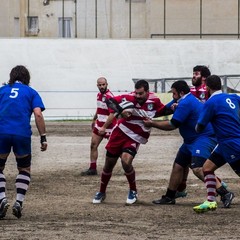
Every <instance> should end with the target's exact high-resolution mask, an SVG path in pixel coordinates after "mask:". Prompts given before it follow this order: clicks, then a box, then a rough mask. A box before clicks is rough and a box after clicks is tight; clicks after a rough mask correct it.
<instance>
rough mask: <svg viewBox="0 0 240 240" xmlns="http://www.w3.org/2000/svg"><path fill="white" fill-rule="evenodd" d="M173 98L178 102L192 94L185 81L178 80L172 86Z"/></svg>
mask: <svg viewBox="0 0 240 240" xmlns="http://www.w3.org/2000/svg"><path fill="white" fill-rule="evenodd" d="M171 88H172V96H173V99H174V100H178V99H180V98H181V97H183V96H184V95H185V94H187V93H189V92H190V88H189V86H188V85H187V83H186V82H185V81H184V80H178V81H176V82H174V83H173V84H172V86H171Z"/></svg>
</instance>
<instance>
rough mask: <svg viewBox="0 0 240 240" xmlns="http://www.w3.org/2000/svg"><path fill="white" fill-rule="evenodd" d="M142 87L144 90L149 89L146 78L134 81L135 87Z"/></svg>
mask: <svg viewBox="0 0 240 240" xmlns="http://www.w3.org/2000/svg"><path fill="white" fill-rule="evenodd" d="M142 87H143V88H144V90H145V91H149V84H148V82H147V81H146V80H143V79H141V80H138V81H137V82H136V83H135V89H139V88H142Z"/></svg>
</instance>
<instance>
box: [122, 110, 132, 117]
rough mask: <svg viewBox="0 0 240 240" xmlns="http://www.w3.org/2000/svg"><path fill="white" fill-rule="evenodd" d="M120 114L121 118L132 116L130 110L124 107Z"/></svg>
mask: <svg viewBox="0 0 240 240" xmlns="http://www.w3.org/2000/svg"><path fill="white" fill-rule="evenodd" d="M121 116H122V117H123V118H129V117H131V116H132V110H131V109H125V110H123V111H122V113H121Z"/></svg>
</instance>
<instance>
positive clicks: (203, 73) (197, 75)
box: [192, 65, 211, 87]
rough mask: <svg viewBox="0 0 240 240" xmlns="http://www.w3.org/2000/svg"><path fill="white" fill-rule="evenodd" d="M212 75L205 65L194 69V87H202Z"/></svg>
mask: <svg viewBox="0 0 240 240" xmlns="http://www.w3.org/2000/svg"><path fill="white" fill-rule="evenodd" d="M210 75H211V72H210V70H209V68H208V67H206V66H204V65H197V66H195V67H194V68H193V77H192V85H193V86H195V87H198V86H200V85H201V84H202V83H204V81H205V80H206V78H207V77H208V76H210Z"/></svg>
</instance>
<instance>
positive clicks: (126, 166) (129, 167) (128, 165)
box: [121, 159, 133, 172]
mask: <svg viewBox="0 0 240 240" xmlns="http://www.w3.org/2000/svg"><path fill="white" fill-rule="evenodd" d="M121 163H122V168H123V170H124V171H125V172H131V171H132V168H133V166H132V163H131V162H129V161H125V160H124V159H123V160H122V161H121Z"/></svg>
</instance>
